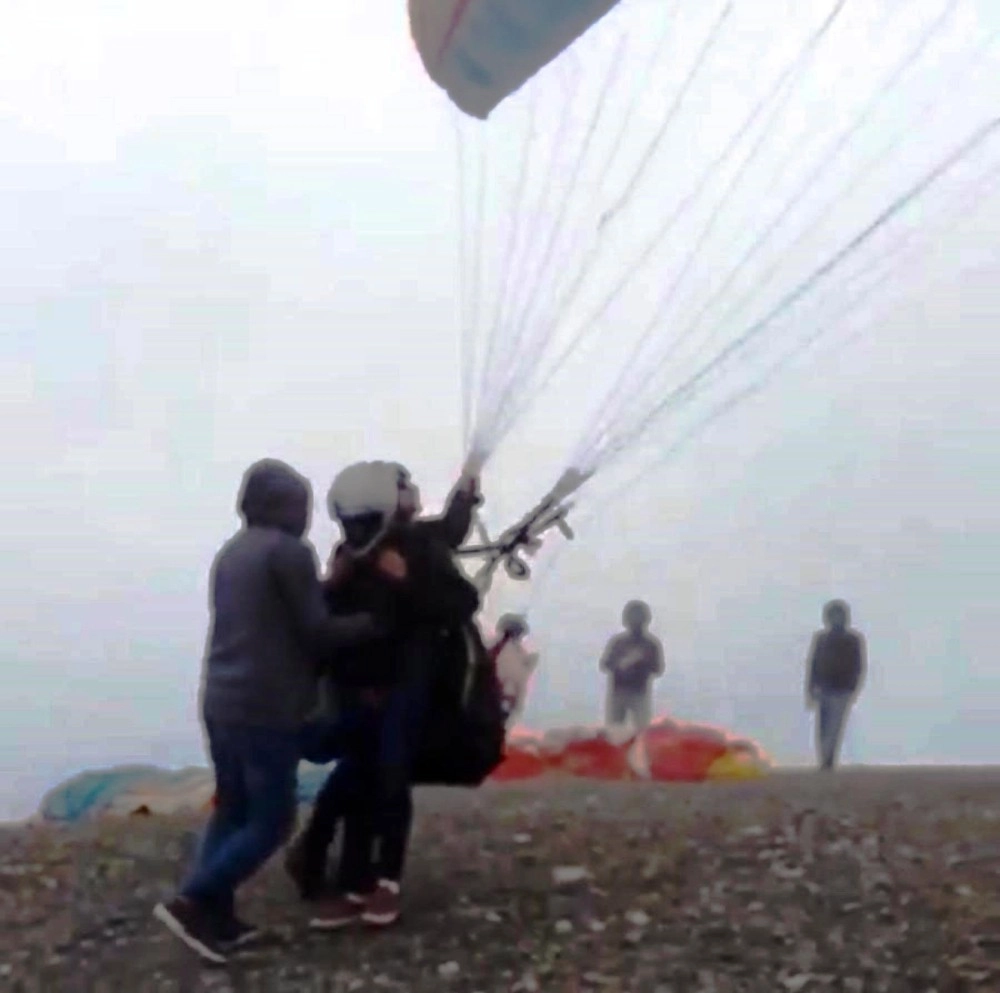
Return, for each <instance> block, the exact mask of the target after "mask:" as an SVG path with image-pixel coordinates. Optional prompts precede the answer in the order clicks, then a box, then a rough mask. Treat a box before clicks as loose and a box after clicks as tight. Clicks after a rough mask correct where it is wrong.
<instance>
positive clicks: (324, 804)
mask: <svg viewBox="0 0 1000 993" xmlns="http://www.w3.org/2000/svg"><path fill="white" fill-rule="evenodd" d="M300 743H301V745H300V747H301V754H302V757H303V758H304V759H306V761H307V762H313V763H315V764H317V765H325V764H326V763H327V762H330V761H333V760H336V762H337V764H336V766H335V767H334V769H333V771H332V772H331V773H330V775H329V776H328V777H327V779H326V782H325V783H324V784H323V786H322V787H321V788H320V791H319V793H318V794H317V796H316V801H315V803H314V804H313V809H312V813H311V815H310V817H309V821H308V823H307V824H306V827H305V830H304V831H303V832H302V835H301V837H300V838H299V840H298V844H299V845H300V846H301V855H302V858H303V862H304V865H303V870H304V875H305V876H306V878H307V879H311V880H313V886H312V890H313V892H314V893H316V894H318V893H320V892H321V891H322V884H323V880H324V879H325V877H326V859H327V852H328V851H329V848H330V845H331V844H333V839H334V837H335V835H336V833H337V826H338V825H339V824H340V822H341V821H342V820H345V819H346V817H347V814H348V811H355V810H356V811H360V810H361V809H362V808H366V807H368V806H370V802H369V797H368V795H367V794H368V793H370V792H371V788H372V787H371V780H370V779H369V778H367V777H366V776H364V775H361V772H362V769H361V764H360V763H359V762H358V761H357V759H358V757H361V756H365V755H368V754H370V753H372V752H373V751H374V750H375V747H376V739H375V737H374V721H373V718H372V715H371V713H369V710H368V706H367V705H362V704H360V703H358V702H357V701H354V702H352V703H351V704H350V705H349V706H347V707H345V708H344V709H343V711H342V713H341V715H340V717H339V718H337V719H336V720H335V721H317V722H315V723H313V724H310V725H308V726H307V727H305V728H304V729H303V731H302V733H301V736H300ZM352 759H354V761H352ZM359 831H362V832H363V840H362V839H360V838H359ZM368 837H369V829H368V827H367V823H366V822H365V820H364V818H363V816H355V817H353V818H352V819H351V821H350V822H347V823H345V837H344V847H345V849H346V848H348V847H349V848H350V849H351V850H352V851H353V852H355V853H357V852H358V851H359V850H360V851H363V844H364V843H366V842H367V840H368ZM351 861H352V863H357V862H358V861H359V859H358V857H357V855H356V854H355V856H354V858H353V859H352V860H351ZM343 865H344V859H343V858H342V860H341V866H342V867H343ZM338 888H340V889H341V890H350V891H352V892H361V891H362V888H361V887H359V885H358V883H357V881H354V880H345V879H344V878H340V879H338Z"/></svg>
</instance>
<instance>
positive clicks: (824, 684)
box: [806, 600, 868, 771]
mask: <svg viewBox="0 0 1000 993" xmlns="http://www.w3.org/2000/svg"><path fill="white" fill-rule="evenodd" d="M823 623H824V628H823V630H822V631H817V632H816V634H815V635H813V640H812V645H811V646H810V649H809V657H808V659H807V660H806V704H807V706H808V707H810V708H813V707H814V708H816V711H817V718H816V749H817V752H818V758H819V767H820V769H822V770H827V771H829V770H831V769H833V768H834V766H835V765H836V764H837V758H838V755H839V753H840V745H841V742H842V740H843V736H844V729H845V727H846V725H847V718H848V714H849V713H850V709H851V706H852V704H853V703H854V701H855V699H856V698H857V696H858V693H859V692H860V691H861V686H862V684H863V682H864V678H865V673H866V670H867V667H868V660H867V649H866V646H865V640H864V638H863V636H862V635H861V634H860V633H858V632H857V631H854V630H852V629H851V627H850V623H851V611H850V608H849V607H848V605H847V604H846V603H844V601H843V600H832V601H830V603H828V604H827V605H826V606H825V607H824V608H823Z"/></svg>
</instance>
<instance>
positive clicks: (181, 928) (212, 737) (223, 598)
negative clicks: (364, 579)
mask: <svg viewBox="0 0 1000 993" xmlns="http://www.w3.org/2000/svg"><path fill="white" fill-rule="evenodd" d="M311 501H312V498H311V490H310V487H309V484H308V482H307V481H306V480H305V479H304V478H303V477H302V476H300V475H299V474H298V473H297V472H295V470H293V469H292V468H290V467H289V466H287V465H285V464H284V463H282V462H278V461H275V460H265V461H262V462H258V463H257V464H255V465H253V466H252V467H251V468H250V469H249V470H248V471H247V472H246V474H245V475H244V478H243V485H242V487H241V492H240V497H239V504H238V505H239V511H240V514H241V515H242V517H243V520H244V526H243V527H242V528H241V529H240V530H239V531H238V532H237V533H236V534H235V535H234V536H233V537H232V538H230V539H229V541H227V542H226V544H225V545H224V546H223V547H222V549H221V550H220V551H219V553H218V554H217V555H216V557H215V561H214V563H213V565H212V571H211V603H212V625H211V631H210V634H209V638H208V646H207V655H206V664H205V674H204V687H203V693H202V717H203V719H204V723H205V729H206V732H207V737H208V745H209V750H210V753H211V758H212V764H213V766H214V768H215V781H216V807H215V811H214V812H213V814H212V817H211V820H210V822H209V824H208V828H207V831H206V834H205V837H204V840H203V842H202V846H201V850H200V852H199V854H198V858H197V861H196V864H195V866H194V869H193V871H192V873H191V875H190V876H189V877H188V879H187V881H186V882H185V883H184V884H183V886H182V887H181V890H180V893H179V894H178V895H177V896H176V897H174V898H173V899H172V900H170V901H169V902H167V903H161V904H159V905H158V906H157V907H156V909H155V911H154V913H155V916H156V917H157V918H158V919H159V920H160V921H161V922H162V923H163V924H165V925H166V926H167V927H168V928H169V929H170V930H171V931H172V932H173V933H174V934H175V935H177V937H179V938H180V939H181V940H183V941H184V942H185V943H186V944H187V945H189V946H190V947H191V948H193V949H194V950H195V951H197V952H198V953H199V954H200V955H201V956H202V957H203V958H205V959H207V960H209V961H212V962H217V963H221V962H224V961H225V952H226V950H227V946H234V945H238V944H242V943H244V942H245V941H246V940H247V939H248V938H249V937H251V936H252V935H253V934H254V933H255V929H254V928H253V927H251V926H250V925H248V924H244V923H243V922H241V921H240V920H239V919H238V918H237V916H236V913H235V907H234V894H235V891H236V889H237V887H239V886H240V885H241V884H242V883H243V882H245V881H246V880H247V879H248V878H249V877H250V876H251V875H253V874H254V873H255V872H256V871H257V870H258V869H259V868H260V867H261V866H262V865H263V864H264V863H265V862H266V861H267V860H268V858H269V857H270V856H271V855H272V854H273V853H274V852H275V851H276V850H277V849H278V848H279V847H280V846H281V844H282V843H283V841H284V840H285V838H286V837H287V835H288V832H289V831H290V829H291V828H292V826H293V824H294V819H295V811H296V769H297V767H298V762H299V735H300V728H301V725H302V723H303V721H304V719H305V718H306V716H307V714H308V713H309V712H310V711H311V710H312V709H313V707H314V705H315V698H316V692H317V681H318V675H319V670H320V666H321V665H323V664H325V665H329V664H330V663H331V660H333V659H335V658H336V653H337V652H339V651H342V650H344V649H346V648H348V647H350V646H356V645H361V644H374V643H377V636H378V629H377V627H376V625H375V623H374V620H373V618H372V616H371V615H370V614H368V613H360V612H359V613H355V614H352V615H344V616H340V617H336V618H335V617H333V616H332V615H331V613H330V612H329V611H328V609H327V607H326V605H325V604H324V601H323V591H322V588H321V586H320V581H319V576H318V573H317V562H316V553H315V550H314V549H313V547H312V546H311V545H310V544H308V542H306V541H305V540H304V539H303V535H304V534H305V532H306V530H307V528H308V524H309V518H310V516H311Z"/></svg>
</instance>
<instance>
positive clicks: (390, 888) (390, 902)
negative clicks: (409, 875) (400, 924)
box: [361, 879, 400, 927]
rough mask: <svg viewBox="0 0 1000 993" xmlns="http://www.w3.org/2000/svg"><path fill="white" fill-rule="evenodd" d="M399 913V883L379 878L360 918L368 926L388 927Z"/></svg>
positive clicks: (393, 922) (397, 917)
mask: <svg viewBox="0 0 1000 993" xmlns="http://www.w3.org/2000/svg"><path fill="white" fill-rule="evenodd" d="M399 913H400V909H399V883H397V882H394V881H393V880H391V879H380V880H379V881H378V885H377V886H376V887H375V892H374V893H372V895H371V896H370V897H369V898H368V900H367V902H366V903H365V907H364V910H363V911H362V913H361V920H362V921H364V922H365V924H367V925H368V926H369V927H388V926H389V925H390V924H395V923H396V921H398V920H399Z"/></svg>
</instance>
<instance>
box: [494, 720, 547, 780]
mask: <svg viewBox="0 0 1000 993" xmlns="http://www.w3.org/2000/svg"><path fill="white" fill-rule="evenodd" d="M548 768H549V766H548V762H547V761H546V759H545V757H544V756H543V755H542V743H541V739H540V738H539V736H538V735H535V734H531V733H530V732H523V731H518V730H516V729H515V730H514V731H512V732H511V733H510V735H509V736H508V737H507V747H506V749H505V755H504V760H503V762H501V763H500V765H499V766H497V768H496V769H494V770H493V773H492V774H491V775H490V779H493V780H495V781H497V782H513V781H517V780H522V779H535V778H536V777H538V776H541V775H543V774H544V773H545V772H547V771H548Z"/></svg>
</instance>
